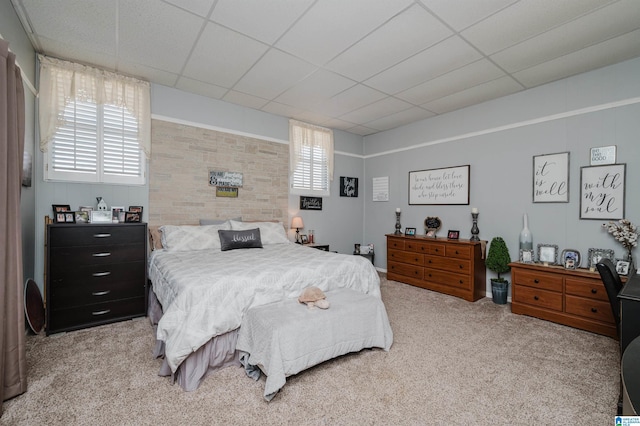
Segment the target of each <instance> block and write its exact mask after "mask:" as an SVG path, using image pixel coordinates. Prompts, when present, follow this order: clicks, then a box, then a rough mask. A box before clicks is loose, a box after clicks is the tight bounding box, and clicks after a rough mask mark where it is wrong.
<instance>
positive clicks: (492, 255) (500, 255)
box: [485, 237, 511, 305]
mask: <svg viewBox="0 0 640 426" xmlns="http://www.w3.org/2000/svg"><path fill="white" fill-rule="evenodd" d="M510 262H511V257H509V250H508V249H507V245H506V244H505V242H504V240H503V239H502V237H494V238H493V239H492V240H491V245H490V246H489V253H488V254H487V259H486V261H485V264H486V266H487V268H488V269H490V270H491V271H493V272H495V273H497V274H498V277H497V278H491V295H492V297H493V302H494V303H497V304H498V305H504V304H505V303H507V290H508V289H509V281H507V280H506V279H504V278H502V277H501V276H500V274H504V273H505V272H509V270H510V269H511V267H510V266H509V263H510Z"/></svg>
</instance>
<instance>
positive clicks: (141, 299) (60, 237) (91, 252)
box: [45, 223, 147, 335]
mask: <svg viewBox="0 0 640 426" xmlns="http://www.w3.org/2000/svg"><path fill="white" fill-rule="evenodd" d="M146 236H147V224H146V223H121V224H115V223H114V224H108V223H107V224H49V225H47V280H46V284H45V286H46V287H45V297H46V316H47V322H46V332H47V335H49V334H52V333H57V332H61V331H70V330H77V329H80V328H86V327H93V326H96V325H101V324H106V323H110V322H115V321H121V320H125V319H130V318H133V317H137V316H144V315H145V313H146V283H147V238H146Z"/></svg>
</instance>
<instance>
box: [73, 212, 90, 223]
mask: <svg viewBox="0 0 640 426" xmlns="http://www.w3.org/2000/svg"><path fill="white" fill-rule="evenodd" d="M76 223H89V212H88V211H82V210H80V211H77V212H76Z"/></svg>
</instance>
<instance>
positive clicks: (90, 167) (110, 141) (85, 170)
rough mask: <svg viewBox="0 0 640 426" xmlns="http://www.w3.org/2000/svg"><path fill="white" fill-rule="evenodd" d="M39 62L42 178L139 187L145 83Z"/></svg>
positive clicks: (146, 123) (144, 147)
mask: <svg viewBox="0 0 640 426" xmlns="http://www.w3.org/2000/svg"><path fill="white" fill-rule="evenodd" d="M40 60H41V69H40V75H41V79H40V95H41V96H40V109H39V113H40V135H41V141H40V147H41V150H42V151H46V155H45V171H44V173H45V179H47V180H62V181H73V182H102V183H120V184H130V185H135V184H139V185H143V184H145V182H146V178H145V164H146V155H148V153H149V151H148V147H149V140H150V138H149V128H150V115H149V85H148V83H146V82H141V81H139V80H135V79H132V78H129V77H123V76H119V75H117V74H114V73H108V72H106V71H103V70H97V69H94V68H89V67H85V66H83V65H79V64H73V63H70V62H66V61H60V60H55V59H51V58H47V57H41V58H40Z"/></svg>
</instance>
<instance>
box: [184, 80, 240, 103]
mask: <svg viewBox="0 0 640 426" xmlns="http://www.w3.org/2000/svg"><path fill="white" fill-rule="evenodd" d="M175 87H176V89H180V90H184V91H185V92H190V93H195V94H197V95H202V96H207V97H209V98H213V99H222V97H223V96H224V95H225V93H227V92H228V91H229V89H226V88H224V87H220V86H216V85H215V84H209V83H203V82H202V81H198V80H193V79H191V78H187V77H180V79H179V80H178V82H177V83H176V85H175Z"/></svg>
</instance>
